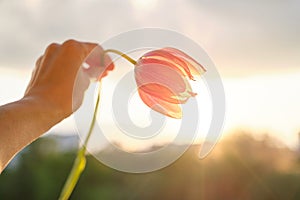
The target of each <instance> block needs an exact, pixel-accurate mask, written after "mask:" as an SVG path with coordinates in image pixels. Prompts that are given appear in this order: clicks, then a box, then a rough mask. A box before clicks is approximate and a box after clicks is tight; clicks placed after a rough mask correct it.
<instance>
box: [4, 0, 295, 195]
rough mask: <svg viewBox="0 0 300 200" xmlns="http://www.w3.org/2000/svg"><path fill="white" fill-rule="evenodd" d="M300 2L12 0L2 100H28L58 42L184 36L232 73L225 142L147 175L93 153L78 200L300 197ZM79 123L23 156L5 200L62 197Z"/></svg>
mask: <svg viewBox="0 0 300 200" xmlns="http://www.w3.org/2000/svg"><path fill="white" fill-rule="evenodd" d="M299 6H300V2H299V1H297V0H288V1H279V0H275V1H274V0H273V1H270V0H266V1H257V0H254V1H243V0H242V1H235V0H227V1H224V0H211V1H205V0H203V1H202V0H172V1H171V0H164V1H158V0H126V1H125V0H101V1H96V0H85V1H83V0H72V1H71V0H67V1H58V0H53V1H46V0H23V1H18V0H10V1H5V0H0V25H1V29H0V38H1V39H0V92H1V95H0V104H5V103H8V102H11V101H15V100H18V99H20V98H21V97H22V95H23V93H24V91H25V88H26V85H27V83H28V81H29V79H30V76H31V71H32V69H33V68H34V64H35V61H36V59H37V58H38V57H39V56H40V55H42V54H43V52H44V50H45V48H46V47H47V45H49V44H50V43H52V42H57V43H62V42H63V41H64V40H67V39H70V38H73V39H77V40H82V41H90V42H97V43H101V42H103V41H105V40H107V39H109V38H111V37H113V36H114V35H117V34H119V33H122V32H124V31H129V30H132V29H137V28H144V27H158V28H164V29H170V30H174V31H177V32H179V33H181V34H184V35H186V36H187V37H189V38H191V39H192V40H194V41H195V42H196V43H198V44H199V45H200V46H201V47H202V48H203V49H204V50H205V51H206V52H207V54H208V55H209V56H210V58H211V59H212V60H213V61H214V63H215V65H216V67H217V69H218V71H219V73H220V75H221V77H222V80H223V84H224V87H225V93H226V105H227V107H226V121H225V124H224V130H223V132H222V138H221V140H220V142H219V144H218V145H217V146H216V147H215V149H214V150H213V152H212V153H211V154H210V155H209V156H208V157H207V158H205V159H204V160H199V159H198V156H197V153H198V152H199V146H200V145H201V144H198V143H197V144H195V145H193V146H192V147H191V148H190V149H189V150H188V151H187V152H186V153H185V154H184V156H183V157H182V158H180V159H179V160H178V161H177V162H175V163H174V164H172V165H171V166H169V167H167V168H165V169H162V170H159V171H157V172H152V173H148V174H142V175H138V174H126V173H122V172H118V171H115V170H112V169H109V168H108V167H106V166H104V165H102V164H101V163H99V162H98V161H97V160H96V159H94V158H93V157H89V159H88V164H87V169H86V171H85V172H84V174H83V176H82V178H81V179H80V181H79V184H78V186H77V187H76V190H75V192H74V194H73V195H72V197H71V199H154V198H157V199H197V200H198V199H300V168H299V167H300V142H299V138H300V135H299V132H300V118H299V113H300V106H299V102H300V95H299V94H298V93H299V91H300V51H299V49H300V38H299V34H300V26H299V21H300V13H299ZM74 127H75V123H74V121H73V119H72V117H71V118H68V119H66V120H65V121H63V122H62V123H61V124H59V125H57V126H56V127H54V128H53V129H52V130H50V131H49V133H47V134H46V136H45V137H43V138H41V139H39V140H37V141H36V142H34V143H33V144H32V145H30V146H29V147H27V148H26V149H24V150H23V151H22V152H21V153H20V154H18V156H17V157H16V158H15V159H14V160H13V162H12V163H11V164H10V165H9V167H8V168H7V169H6V170H5V171H4V172H3V173H2V174H1V175H0V199H56V198H57V197H58V194H59V191H60V189H61V187H62V185H63V183H64V180H65V179H66V177H67V174H68V171H69V169H70V167H71V164H72V162H73V159H74V157H75V151H76V149H77V147H78V136H77V134H76V131H75V128H74ZM0 148H1V147H0ZM174 148H176V145H174ZM110 153H111V154H112V156H113V152H110ZM170 153H171V152H170ZM161 159H163V157H162V158H161Z"/></svg>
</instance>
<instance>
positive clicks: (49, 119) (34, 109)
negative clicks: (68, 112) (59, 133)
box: [16, 96, 64, 133]
mask: <svg viewBox="0 0 300 200" xmlns="http://www.w3.org/2000/svg"><path fill="white" fill-rule="evenodd" d="M16 103H17V104H20V107H22V108H23V110H24V111H27V112H28V117H29V118H30V119H32V120H34V121H35V124H36V125H38V127H36V128H39V129H40V131H42V133H44V132H46V131H48V130H49V129H50V128H51V127H52V126H54V125H55V124H57V123H59V122H60V121H62V120H63V119H64V117H63V112H62V111H61V110H60V109H59V108H58V106H55V105H52V104H51V102H49V101H46V100H44V99H42V98H38V97H32V96H25V97H23V98H22V99H20V100H19V101H17V102H16Z"/></svg>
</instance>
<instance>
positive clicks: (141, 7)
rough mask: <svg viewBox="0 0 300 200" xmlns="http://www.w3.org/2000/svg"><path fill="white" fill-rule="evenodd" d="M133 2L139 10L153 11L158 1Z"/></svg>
mask: <svg viewBox="0 0 300 200" xmlns="http://www.w3.org/2000/svg"><path fill="white" fill-rule="evenodd" d="M131 2H132V4H133V6H134V7H135V8H136V9H138V10H145V9H152V8H154V7H155V6H156V4H157V0H131Z"/></svg>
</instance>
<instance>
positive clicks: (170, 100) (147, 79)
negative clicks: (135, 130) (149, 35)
mask: <svg viewBox="0 0 300 200" xmlns="http://www.w3.org/2000/svg"><path fill="white" fill-rule="evenodd" d="M205 71H206V70H205V69H204V67H203V66H202V65H201V64H199V63H198V62H197V61H195V60H194V59H193V58H191V57H190V56H188V55H187V54H185V53H184V52H182V51H180V50H178V49H175V48H170V47H168V48H163V49H158V50H154V51H150V52H148V53H146V54H144V55H143V56H142V57H141V58H139V59H138V60H137V62H136V63H135V69H134V72H135V79H136V82H137V85H138V93H139V95H140V97H141V99H142V101H143V102H144V103H145V104H146V105H147V106H148V107H150V108H151V109H153V110H155V111H157V112H160V113H162V114H164V115H166V116H169V117H172V118H176V119H180V118H182V109H181V106H180V104H184V103H186V101H187V100H188V99H189V98H190V97H194V96H196V93H194V92H193V91H192V88H191V85H190V83H189V80H195V79H194V76H199V75H201V74H203V73H204V72H205Z"/></svg>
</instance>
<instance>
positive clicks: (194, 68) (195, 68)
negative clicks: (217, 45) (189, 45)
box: [162, 47, 206, 76]
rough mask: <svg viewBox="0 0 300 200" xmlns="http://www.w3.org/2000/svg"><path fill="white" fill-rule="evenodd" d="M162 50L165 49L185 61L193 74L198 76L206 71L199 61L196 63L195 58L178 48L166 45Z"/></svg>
mask: <svg viewBox="0 0 300 200" xmlns="http://www.w3.org/2000/svg"><path fill="white" fill-rule="evenodd" d="M162 50H165V51H167V52H169V53H171V54H173V55H174V56H177V57H179V58H181V59H183V60H184V61H185V63H186V64H187V65H188V67H189V70H190V72H191V73H192V74H193V75H198V76H199V75H201V74H203V73H204V72H206V69H205V68H204V67H203V66H202V65H201V64H200V63H198V62H197V61H196V60H195V59H193V58H192V57H191V56H189V55H187V54H186V53H184V52H183V51H180V50H179V49H175V48H172V47H166V48H163V49H162Z"/></svg>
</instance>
